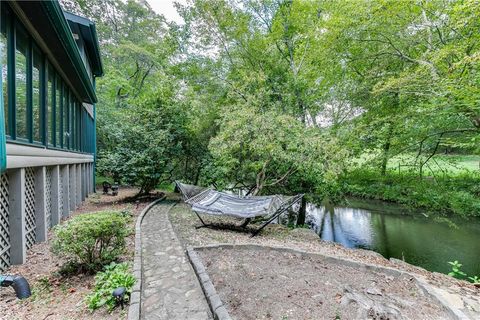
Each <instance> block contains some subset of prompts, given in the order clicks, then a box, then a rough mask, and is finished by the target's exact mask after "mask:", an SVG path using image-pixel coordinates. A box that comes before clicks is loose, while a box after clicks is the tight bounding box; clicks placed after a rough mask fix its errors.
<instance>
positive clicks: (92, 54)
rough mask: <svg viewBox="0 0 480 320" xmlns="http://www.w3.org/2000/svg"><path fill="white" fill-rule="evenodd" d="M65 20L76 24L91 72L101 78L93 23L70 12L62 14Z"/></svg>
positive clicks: (98, 51) (100, 61)
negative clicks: (83, 42) (84, 46)
mask: <svg viewBox="0 0 480 320" xmlns="http://www.w3.org/2000/svg"><path fill="white" fill-rule="evenodd" d="M64 14H65V18H66V19H67V21H68V22H69V23H70V24H76V25H77V26H78V28H79V29H80V32H81V33H82V38H83V40H84V41H85V44H86V50H87V54H88V57H89V58H90V62H91V66H92V72H93V74H94V75H95V76H97V77H101V76H103V65H102V59H101V57H100V48H99V44H98V39H97V29H96V27H95V23H93V21H91V20H89V19H87V18H84V17H81V16H78V15H76V14H73V13H70V12H66V11H65V12H64Z"/></svg>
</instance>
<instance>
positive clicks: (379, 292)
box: [365, 288, 383, 296]
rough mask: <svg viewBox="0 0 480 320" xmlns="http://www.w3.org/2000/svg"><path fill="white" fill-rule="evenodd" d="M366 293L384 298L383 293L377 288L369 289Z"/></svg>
mask: <svg viewBox="0 0 480 320" xmlns="http://www.w3.org/2000/svg"><path fill="white" fill-rule="evenodd" d="M365 292H366V293H368V294H372V295H375V296H383V294H382V292H381V291H380V290H379V289H377V288H368V289H367V290H365Z"/></svg>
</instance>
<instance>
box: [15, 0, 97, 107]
mask: <svg viewBox="0 0 480 320" xmlns="http://www.w3.org/2000/svg"><path fill="white" fill-rule="evenodd" d="M12 2H13V3H14V4H15V7H17V8H19V9H20V10H21V11H23V16H24V17H25V18H26V19H27V20H28V22H29V24H30V25H31V26H32V27H33V29H34V30H35V31H36V34H37V36H38V37H40V38H41V40H42V41H43V43H44V44H45V45H46V47H47V48H48V52H47V55H50V58H51V59H52V60H54V61H55V62H56V65H57V67H59V68H60V69H61V70H62V72H63V73H64V74H65V76H66V77H67V78H68V81H69V82H70V83H71V85H72V87H73V88H74V90H75V91H76V92H77V93H78V95H80V97H81V98H82V100H83V102H88V103H95V102H97V96H96V94H95V89H94V84H93V82H92V80H91V79H90V76H89V74H88V71H87V69H86V67H85V64H84V63H83V59H82V57H81V54H80V51H79V49H78V46H77V44H76V42H75V39H74V38H73V34H72V30H71V28H70V25H69V22H68V21H67V18H66V16H70V17H72V19H76V20H78V21H80V22H82V24H80V23H79V26H80V25H81V30H82V36H83V32H84V31H83V30H85V32H86V35H87V37H86V39H87V40H88V41H89V42H88V43H87V51H88V54H89V58H90V59H91V63H92V72H93V74H94V75H95V76H101V75H103V67H102V63H101V59H100V51H99V45H98V40H97V35H96V30H95V24H93V23H92V22H91V21H90V20H88V19H85V18H82V17H78V16H75V15H72V14H64V11H63V10H62V8H61V6H60V4H59V3H58V1H12ZM82 19H84V20H86V21H88V23H86V22H85V21H84V20H82ZM75 23H77V22H75ZM85 24H87V25H88V28H87V26H86V25H85ZM86 28H87V29H89V30H87V29H86Z"/></svg>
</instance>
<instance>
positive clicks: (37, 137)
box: [32, 49, 43, 143]
mask: <svg viewBox="0 0 480 320" xmlns="http://www.w3.org/2000/svg"><path fill="white" fill-rule="evenodd" d="M42 71H43V70H42V56H41V55H40V52H39V51H38V50H36V49H34V50H33V70H32V121H33V132H32V140H33V141H34V142H39V143H41V142H42V140H43V137H42V134H41V132H42V131H41V129H42V116H43V115H42V112H41V100H40V99H41V96H42V95H41V94H40V90H41V88H42V82H43V81H42V79H41V74H42V73H43V72H42Z"/></svg>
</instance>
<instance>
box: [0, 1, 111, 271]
mask: <svg viewBox="0 0 480 320" xmlns="http://www.w3.org/2000/svg"><path fill="white" fill-rule="evenodd" d="M0 24H1V34H0V63H1V78H0V80H1V88H2V94H1V98H0V119H1V121H0V165H1V166H0V169H1V177H0V270H3V269H5V268H7V267H8V266H10V265H11V264H21V263H24V262H25V258H26V253H27V250H28V249H29V248H30V247H31V246H32V245H33V244H34V243H36V242H41V241H45V240H46V234H47V232H48V229H49V228H50V227H52V226H53V225H55V224H58V223H59V222H60V221H61V220H62V218H65V217H68V216H69V215H70V213H71V212H72V210H75V208H76V207H77V206H78V205H79V204H80V203H81V202H82V201H83V200H85V198H86V197H87V196H88V194H90V193H92V192H93V191H94V163H95V149H96V145H95V141H96V137H95V103H96V102H97V97H96V94H95V79H96V77H100V76H102V75H103V68H102V62H101V59H100V51H99V44H98V39H97V34H96V29H95V24H94V23H93V22H92V21H90V20H89V19H87V18H84V17H80V16H77V15H74V14H70V13H67V12H64V11H63V10H62V8H61V6H60V4H59V3H58V2H57V1H1V20H0Z"/></svg>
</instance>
